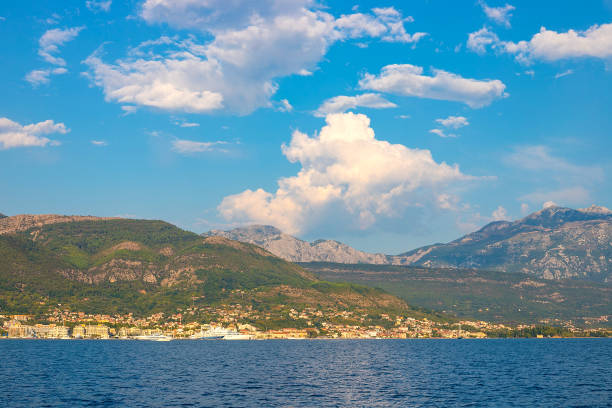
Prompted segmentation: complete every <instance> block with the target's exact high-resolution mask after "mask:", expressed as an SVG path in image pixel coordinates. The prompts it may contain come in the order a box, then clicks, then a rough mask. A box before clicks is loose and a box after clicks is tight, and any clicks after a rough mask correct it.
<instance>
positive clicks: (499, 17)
mask: <svg viewBox="0 0 612 408" xmlns="http://www.w3.org/2000/svg"><path fill="white" fill-rule="evenodd" d="M480 6H481V7H482V11H484V13H485V14H486V15H487V17H488V18H489V19H491V20H493V21H495V22H496V23H497V24H500V25H503V26H506V27H508V28H509V27H510V18H511V17H512V11H513V10H514V9H515V7H514V6H511V5H510V4H506V5H505V6H503V7H489V6H488V5H487V4H486V3H485V2H484V1H480Z"/></svg>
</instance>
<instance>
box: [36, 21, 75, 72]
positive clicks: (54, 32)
mask: <svg viewBox="0 0 612 408" xmlns="http://www.w3.org/2000/svg"><path fill="white" fill-rule="evenodd" d="M84 28H85V27H73V28H66V29H61V28H53V29H51V30H47V31H46V32H45V33H44V34H43V35H42V37H40V40H38V45H39V48H38V55H40V56H41V57H43V59H44V60H45V61H47V62H48V63H50V64H53V65H60V66H65V65H66V61H64V59H63V58H60V57H58V56H57V55H56V54H57V53H58V52H59V47H60V46H62V45H64V44H65V43H67V42H69V41H72V40H73V39H75V38H76V36H77V35H79V33H80V32H81V31H82V30H83V29H84Z"/></svg>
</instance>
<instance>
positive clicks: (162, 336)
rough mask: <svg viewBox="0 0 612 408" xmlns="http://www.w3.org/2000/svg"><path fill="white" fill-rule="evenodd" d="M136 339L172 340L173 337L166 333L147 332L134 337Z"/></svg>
mask: <svg viewBox="0 0 612 408" xmlns="http://www.w3.org/2000/svg"><path fill="white" fill-rule="evenodd" d="M134 338H135V339H136V340H149V341H170V340H172V337H170V336H166V335H165V334H159V333H156V334H146V335H142V336H136V337H134Z"/></svg>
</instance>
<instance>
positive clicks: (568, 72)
mask: <svg viewBox="0 0 612 408" xmlns="http://www.w3.org/2000/svg"><path fill="white" fill-rule="evenodd" d="M573 73H574V70H573V69H568V70H567V71H563V72H559V73H558V74H557V75H555V79H559V78H563V77H565V76H568V75H572V74H573Z"/></svg>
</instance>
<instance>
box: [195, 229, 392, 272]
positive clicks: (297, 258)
mask: <svg viewBox="0 0 612 408" xmlns="http://www.w3.org/2000/svg"><path fill="white" fill-rule="evenodd" d="M204 235H206V236H213V235H219V236H223V237H225V238H228V239H233V240H235V241H241V242H248V243H250V244H255V245H258V246H260V247H262V248H265V249H266V250H268V251H270V252H271V253H273V254H274V255H276V256H279V257H281V258H283V259H286V260H288V261H291V262H338V263H369V264H384V263H387V262H388V261H387V256H386V255H383V254H371V253H367V252H363V251H359V250H357V249H355V248H352V247H350V246H348V245H346V244H343V243H341V242H338V241H332V240H318V241H314V242H306V241H302V240H301V239H298V238H296V237H293V236H291V235H288V234H285V233H283V232H282V231H281V230H279V229H277V228H275V227H272V226H269V225H251V226H248V227H243V228H235V229H233V230H231V231H220V230H213V231H209V232H207V233H205V234H204Z"/></svg>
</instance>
